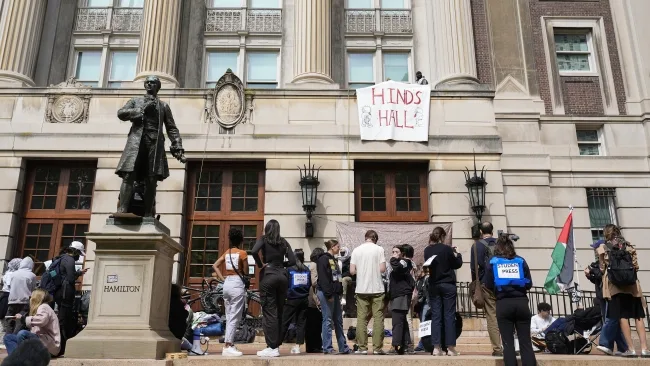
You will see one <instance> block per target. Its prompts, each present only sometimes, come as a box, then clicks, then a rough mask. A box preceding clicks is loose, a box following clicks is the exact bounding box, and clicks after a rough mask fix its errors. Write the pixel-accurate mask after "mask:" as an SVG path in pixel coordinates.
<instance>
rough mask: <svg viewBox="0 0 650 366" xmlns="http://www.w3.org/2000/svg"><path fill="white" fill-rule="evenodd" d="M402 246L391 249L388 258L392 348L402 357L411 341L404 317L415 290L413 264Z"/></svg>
mask: <svg viewBox="0 0 650 366" xmlns="http://www.w3.org/2000/svg"><path fill="white" fill-rule="evenodd" d="M405 252H406V248H405V247H404V246H403V245H396V246H394V247H393V252H392V256H391V258H390V267H391V269H392V271H391V272H390V277H389V280H390V283H389V289H390V311H391V316H392V321H393V342H392V346H393V348H394V349H395V352H397V354H400V355H403V354H404V353H405V352H406V348H407V346H408V344H409V343H410V341H411V337H410V334H409V325H408V321H407V319H406V316H407V314H408V312H409V309H410V308H411V297H412V296H413V290H414V289H415V280H414V279H413V276H412V275H411V270H412V269H413V262H411V261H410V260H408V259H407V258H405Z"/></svg>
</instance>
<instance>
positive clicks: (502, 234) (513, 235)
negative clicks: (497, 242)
mask: <svg viewBox="0 0 650 366" xmlns="http://www.w3.org/2000/svg"><path fill="white" fill-rule="evenodd" d="M497 234H498V235H499V236H507V237H508V238H509V239H510V240H512V241H517V240H519V235H517V234H513V233H506V232H504V231H503V230H499V231H497Z"/></svg>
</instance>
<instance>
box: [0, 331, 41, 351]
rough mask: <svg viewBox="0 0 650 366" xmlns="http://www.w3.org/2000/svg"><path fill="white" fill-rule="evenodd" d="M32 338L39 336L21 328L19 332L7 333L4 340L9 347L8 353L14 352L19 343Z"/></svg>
mask: <svg viewBox="0 0 650 366" xmlns="http://www.w3.org/2000/svg"><path fill="white" fill-rule="evenodd" d="M30 338H38V336H37V335H36V334H34V333H32V332H30V331H27V330H21V331H20V332H18V334H6V335H5V336H4V342H5V346H6V347H7V353H8V354H12V353H13V352H14V350H15V349H16V348H17V347H18V345H19V344H21V343H22V342H23V341H25V340H27V339H30Z"/></svg>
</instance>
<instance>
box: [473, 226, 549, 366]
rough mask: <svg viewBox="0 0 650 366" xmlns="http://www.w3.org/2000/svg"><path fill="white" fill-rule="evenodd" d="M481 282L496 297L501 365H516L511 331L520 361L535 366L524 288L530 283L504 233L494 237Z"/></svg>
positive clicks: (531, 282) (526, 288) (523, 264)
mask: <svg viewBox="0 0 650 366" xmlns="http://www.w3.org/2000/svg"><path fill="white" fill-rule="evenodd" d="M485 285H486V286H487V288H488V289H490V291H492V292H493V293H494V294H495V296H496V314H497V322H498V324H499V332H500V333H501V337H502V338H503V361H504V364H505V366H516V365H517V355H516V352H515V336H514V333H515V330H516V331H517V338H518V339H519V347H520V349H521V364H522V365H526V366H535V365H536V364H537V361H536V360H535V352H534V351H533V344H532V341H531V339H530V319H531V317H532V314H531V313H530V308H529V307H528V295H527V294H528V290H530V289H531V287H532V286H533V281H532V279H531V276H530V269H529V267H528V263H526V260H525V259H524V258H522V257H520V256H518V255H517V252H516V251H515V246H514V244H513V242H512V240H510V238H508V236H507V235H502V236H500V237H499V239H498V240H497V243H496V246H495V250H494V257H492V259H490V261H489V262H488V265H487V267H486V269H485Z"/></svg>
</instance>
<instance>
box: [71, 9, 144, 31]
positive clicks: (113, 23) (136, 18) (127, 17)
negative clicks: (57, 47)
mask: <svg viewBox="0 0 650 366" xmlns="http://www.w3.org/2000/svg"><path fill="white" fill-rule="evenodd" d="M142 16H143V9H142V8H113V7H105V8H78V9H77V16H76V19H75V24H74V30H75V31H76V32H102V31H106V30H111V31H114V32H140V30H141V29H142Z"/></svg>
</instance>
